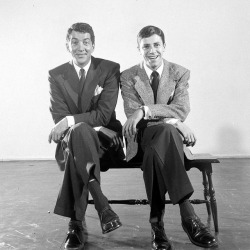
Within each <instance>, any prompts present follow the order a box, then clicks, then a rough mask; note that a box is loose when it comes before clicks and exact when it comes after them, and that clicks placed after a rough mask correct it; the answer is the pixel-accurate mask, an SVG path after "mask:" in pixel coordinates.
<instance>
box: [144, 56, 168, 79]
mask: <svg viewBox="0 0 250 250" xmlns="http://www.w3.org/2000/svg"><path fill="white" fill-rule="evenodd" d="M143 66H144V69H145V71H146V74H147V76H148V78H149V79H151V74H152V72H153V70H152V69H150V68H149V67H148V66H147V65H146V63H145V61H143ZM163 66H164V61H163V60H162V63H161V66H160V67H159V68H158V69H157V70H156V71H157V72H158V73H159V77H160V78H161V75H162V72H163Z"/></svg>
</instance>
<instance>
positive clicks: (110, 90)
mask: <svg viewBox="0 0 250 250" xmlns="http://www.w3.org/2000/svg"><path fill="white" fill-rule="evenodd" d="M66 46H67V49H68V51H69V52H70V53H71V55H72V61H71V62H67V63H65V64H63V65H61V66H59V67H57V68H55V69H52V70H50V71H49V82H50V101H51V105H50V112H51V114H52V118H53V120H54V122H55V126H54V127H53V128H52V130H51V132H50V134H49V142H51V141H52V140H53V141H54V142H55V143H57V149H56V159H57V162H58V164H59V166H60V167H61V169H62V170H65V173H64V179H63V183H62V187H61V190H60V193H59V196H58V199H57V202H56V206H55V210H54V212H55V213H56V214H59V215H62V216H66V217H69V218H70V222H69V230H68V236H67V239H66V242H65V248H66V249H77V248H79V247H82V246H84V243H85V241H86V239H85V237H84V236H85V234H84V230H83V224H82V222H83V221H84V215H85V211H86V208H87V204H88V194H89V192H90V194H91V196H92V197H93V200H94V203H95V208H96V210H97V212H98V215H99V218H100V223H101V228H102V232H103V233H108V232H110V231H112V230H115V229H116V228H118V227H120V226H121V222H120V220H119V217H118V216H117V215H116V213H115V212H114V211H113V210H112V209H111V207H110V206H109V203H108V200H107V198H106V197H105V195H104V194H103V193H102V190H101V187H100V161H101V162H103V163H108V164H110V162H111V160H112V159H115V158H124V154H123V149H122V148H123V142H122V126H121V123H120V122H119V121H118V120H116V115H115V111H114V110H115V106H116V103H117V97H118V90H119V77H120V66H119V64H117V63H114V62H111V61H107V60H104V59H100V58H94V57H93V56H92V53H93V51H94V47H95V36H94V32H93V30H92V27H91V26H90V25H89V24H86V23H76V24H73V25H72V26H71V27H70V28H69V29H68V33H67V38H66Z"/></svg>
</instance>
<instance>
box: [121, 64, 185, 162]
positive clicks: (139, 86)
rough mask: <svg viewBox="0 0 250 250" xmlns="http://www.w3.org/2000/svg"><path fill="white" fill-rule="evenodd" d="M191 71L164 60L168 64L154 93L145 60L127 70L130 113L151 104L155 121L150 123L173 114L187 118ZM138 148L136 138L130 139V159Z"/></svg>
mask: <svg viewBox="0 0 250 250" xmlns="http://www.w3.org/2000/svg"><path fill="white" fill-rule="evenodd" d="M189 76H190V72H189V70H187V69H185V68H184V67H182V66H180V65H177V64H174V63H171V62H168V61H166V60H164V68H163V72H162V76H161V79H160V82H159V86H158V90H157V100H156V104H154V94H153V90H152V88H151V85H150V81H149V78H148V76H147V74H146V71H145V69H144V67H143V63H141V64H138V65H135V66H133V67H132V68H129V69H127V70H125V71H124V72H123V73H122V75H121V91H122V92H121V93H122V97H123V100H124V109H125V114H126V116H127V117H130V116H131V115H132V114H133V113H134V112H135V110H137V109H138V108H139V107H141V106H144V105H145V106H148V107H149V109H150V111H151V114H150V115H151V117H152V121H151V122H149V123H148V125H151V124H155V123H161V122H166V121H167V120H169V119H171V118H177V119H179V120H181V121H184V120H185V119H186V117H187V115H188V113H189V111H190V105H189V95H188V91H187V89H188V86H189V85H188V80H189ZM137 150H138V144H137V141H136V138H131V139H130V140H128V146H127V155H126V157H127V160H130V159H132V158H133V157H134V156H135V155H136V154H137Z"/></svg>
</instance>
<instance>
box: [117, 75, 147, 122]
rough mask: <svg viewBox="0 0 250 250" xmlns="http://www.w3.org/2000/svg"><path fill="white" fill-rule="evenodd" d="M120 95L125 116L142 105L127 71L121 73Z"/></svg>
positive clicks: (128, 115)
mask: <svg viewBox="0 0 250 250" xmlns="http://www.w3.org/2000/svg"><path fill="white" fill-rule="evenodd" d="M121 95H122V98H123V105H124V112H125V115H126V117H127V118H129V117H130V116H131V115H132V114H133V113H134V112H135V111H136V110H137V109H138V108H140V107H141V106H143V105H144V104H143V101H142V100H141V99H140V96H139V95H138V93H137V91H136V90H135V88H134V81H133V78H132V77H131V76H129V74H128V72H124V73H122V74H121Z"/></svg>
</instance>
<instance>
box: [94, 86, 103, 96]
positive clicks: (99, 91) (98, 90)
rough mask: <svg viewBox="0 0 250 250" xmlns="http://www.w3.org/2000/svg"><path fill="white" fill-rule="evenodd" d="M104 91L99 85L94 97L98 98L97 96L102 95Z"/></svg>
mask: <svg viewBox="0 0 250 250" xmlns="http://www.w3.org/2000/svg"><path fill="white" fill-rule="evenodd" d="M102 91H103V88H102V87H101V86H99V85H97V86H96V88H95V93H94V96H97V95H100V94H101V93H102Z"/></svg>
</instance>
